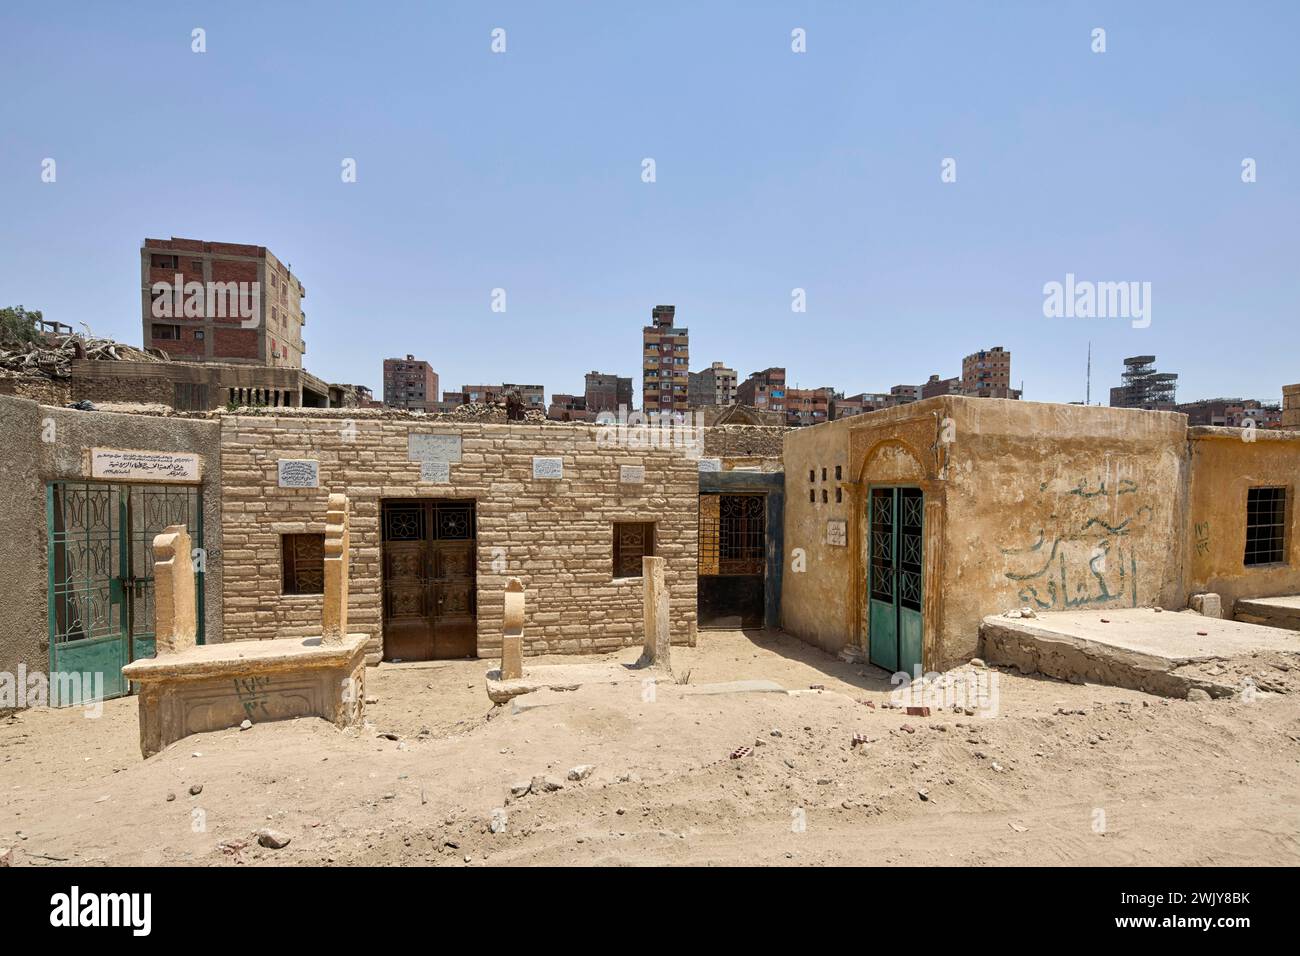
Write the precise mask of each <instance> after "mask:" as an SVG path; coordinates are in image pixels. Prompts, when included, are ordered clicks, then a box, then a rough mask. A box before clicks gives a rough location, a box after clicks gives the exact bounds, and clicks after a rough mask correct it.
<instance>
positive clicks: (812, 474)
mask: <svg viewBox="0 0 1300 956" xmlns="http://www.w3.org/2000/svg"><path fill="white" fill-rule="evenodd" d="M808 480H809V481H816V480H817V469H816V468H809V469H808Z"/></svg>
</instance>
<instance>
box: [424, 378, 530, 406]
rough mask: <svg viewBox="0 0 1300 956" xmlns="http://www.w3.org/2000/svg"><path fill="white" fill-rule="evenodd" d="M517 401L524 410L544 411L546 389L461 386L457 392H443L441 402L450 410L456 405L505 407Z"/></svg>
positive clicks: (513, 386)
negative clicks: (512, 400) (512, 401)
mask: <svg viewBox="0 0 1300 956" xmlns="http://www.w3.org/2000/svg"><path fill="white" fill-rule="evenodd" d="M511 399H517V400H518V401H519V403H520V404H521V405H522V406H523V407H524V408H536V409H540V410H541V411H543V412H545V411H546V389H545V387H544V386H542V385H514V384H512V383H510V382H506V383H504V384H502V385H462V386H461V387H460V391H459V392H443V393H442V402H443V404H444V405H447V406H449V407H451V408H455V406H457V405H472V404H482V405H505V404H507V403H508V402H509V401H510V400H511Z"/></svg>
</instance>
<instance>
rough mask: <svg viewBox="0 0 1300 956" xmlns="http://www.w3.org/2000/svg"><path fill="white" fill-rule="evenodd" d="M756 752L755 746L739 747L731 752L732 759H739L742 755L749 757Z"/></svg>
mask: <svg viewBox="0 0 1300 956" xmlns="http://www.w3.org/2000/svg"><path fill="white" fill-rule="evenodd" d="M753 752H754V748H753V747H737V748H736V749H735V750H733V751H732V752H731V759H732V760H739V759H740V758H741V757H748V756H749V755H750V754H752V753H753Z"/></svg>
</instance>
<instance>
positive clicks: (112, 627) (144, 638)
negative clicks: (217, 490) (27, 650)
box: [46, 481, 203, 706]
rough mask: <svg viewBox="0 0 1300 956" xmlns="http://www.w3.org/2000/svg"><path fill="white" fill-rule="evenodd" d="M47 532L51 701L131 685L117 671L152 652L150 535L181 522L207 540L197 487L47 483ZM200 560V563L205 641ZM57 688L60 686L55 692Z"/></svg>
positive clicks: (61, 702) (75, 700) (113, 692)
mask: <svg viewBox="0 0 1300 956" xmlns="http://www.w3.org/2000/svg"><path fill="white" fill-rule="evenodd" d="M46 515H47V531H48V537H49V629H50V703H51V704H53V705H57V706H67V705H71V704H79V703H84V702H87V701H89V700H91V699H92V698H93V697H94V696H96V695H97V693H98V692H99V691H100V690H101V689H102V693H103V697H104V698H105V699H107V698H111V697H120V696H122V695H123V694H126V693H128V691H129V688H128V687H127V685H126V682H125V681H124V680H123V678H122V667H123V666H124V665H125V664H127V663H129V662H130V661H133V660H137V659H139V658H142V657H152V656H153V654H154V633H153V627H154V623H153V621H154V614H153V539H154V536H155V535H156V534H158V533H159V532H160V531H162V530H163V529H164V528H166V527H167V526H168V525H170V524H184V525H185V526H186V527H187V528H188V529H189V531H190V535H191V540H192V541H193V544H194V546H195V547H196V548H201V547H202V546H203V504H202V493H201V492H200V491H199V489H197V488H193V487H188V486H182V485H118V484H109V483H105V482H77V481H58V482H51V483H50V484H49V485H48V486H47V489H46ZM201 567H202V562H199V567H197V568H196V572H197V573H196V575H195V578H196V582H195V586H196V590H197V595H196V599H197V608H198V627H199V635H198V640H199V643H202V642H203V573H202V571H201V570H200V568H201ZM56 687H57V688H58V690H57V691H56Z"/></svg>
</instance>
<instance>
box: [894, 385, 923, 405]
mask: <svg viewBox="0 0 1300 956" xmlns="http://www.w3.org/2000/svg"><path fill="white" fill-rule="evenodd" d="M920 400H921V386H920V385H895V386H894V387H893V388H891V389H890V390H889V404H890V405H907V404H910V403H911V402H919V401H920Z"/></svg>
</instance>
